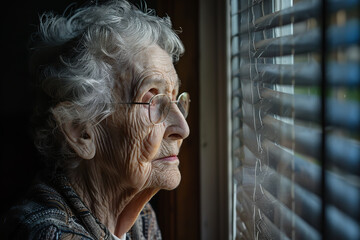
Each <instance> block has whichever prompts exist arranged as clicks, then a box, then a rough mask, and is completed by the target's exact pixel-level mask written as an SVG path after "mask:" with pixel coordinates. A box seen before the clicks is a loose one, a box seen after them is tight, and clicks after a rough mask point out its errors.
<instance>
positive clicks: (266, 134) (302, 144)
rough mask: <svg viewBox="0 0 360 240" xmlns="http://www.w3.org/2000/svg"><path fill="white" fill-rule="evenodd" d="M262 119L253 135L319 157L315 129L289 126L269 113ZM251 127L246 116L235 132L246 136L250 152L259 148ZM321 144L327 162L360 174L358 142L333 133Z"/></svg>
mask: <svg viewBox="0 0 360 240" xmlns="http://www.w3.org/2000/svg"><path fill="white" fill-rule="evenodd" d="M263 122H264V129H261V130H259V129H257V134H261V136H262V137H263V138H267V139H268V140H270V141H272V142H276V143H277V144H279V145H282V146H284V147H286V148H290V149H291V148H292V147H293V144H294V145H295V146H294V150H295V151H296V152H297V153H300V154H303V155H304V156H309V157H312V158H319V156H320V151H319V149H320V148H319V147H320V141H321V133H320V131H319V130H315V129H311V128H306V127H302V126H297V125H295V126H291V125H289V124H287V123H284V122H281V121H279V120H276V119H274V118H271V117H269V116H267V118H266V120H264V121H263ZM279 126H281V128H280V127H279ZM254 130H256V129H255V128H254V122H249V121H247V118H244V125H243V130H242V131H240V132H239V133H241V134H243V136H246V137H245V138H244V144H246V145H247V146H249V148H250V149H252V150H253V151H261V145H260V143H261V142H260V140H261V139H258V138H257V137H256V133H255V132H254ZM293 134H294V135H293ZM325 146H326V151H327V156H328V159H327V160H328V161H329V163H332V164H334V165H335V166H337V167H339V168H341V169H343V170H344V171H346V172H348V173H349V174H354V175H357V176H359V175H360V173H359V168H360V161H359V156H360V145H359V143H358V142H356V141H352V140H349V139H347V138H344V137H340V136H336V135H329V136H328V138H327V139H326V144H325ZM255 148H256V149H255Z"/></svg>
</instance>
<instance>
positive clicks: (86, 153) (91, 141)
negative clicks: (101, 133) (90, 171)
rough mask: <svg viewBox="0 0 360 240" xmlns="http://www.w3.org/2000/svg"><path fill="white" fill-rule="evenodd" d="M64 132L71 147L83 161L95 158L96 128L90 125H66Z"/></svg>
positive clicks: (64, 125) (63, 127) (63, 128)
mask: <svg viewBox="0 0 360 240" xmlns="http://www.w3.org/2000/svg"><path fill="white" fill-rule="evenodd" d="M62 130H63V133H64V135H65V138H66V141H67V142H68V144H69V145H70V147H71V148H72V149H73V150H74V151H75V152H76V153H77V155H78V156H79V157H81V158H82V159H92V158H93V157H94V156H95V152H96V146H95V134H94V127H93V126H91V125H90V124H86V125H85V126H84V125H79V124H74V123H72V122H71V123H64V124H63V125H62Z"/></svg>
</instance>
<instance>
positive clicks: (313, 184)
mask: <svg viewBox="0 0 360 240" xmlns="http://www.w3.org/2000/svg"><path fill="white" fill-rule="evenodd" d="M262 145H263V147H264V149H263V153H264V154H266V159H265V160H263V161H261V160H260V159H264V156H263V155H262V154H259V153H258V152H256V149H252V150H250V148H252V147H251V146H253V145H250V147H249V144H245V147H243V151H244V159H246V160H244V161H243V164H242V167H243V168H245V167H247V168H250V169H255V167H256V164H258V162H259V161H260V162H261V164H262V165H263V166H262V169H267V166H268V167H270V168H271V169H273V170H271V172H267V173H266V174H265V175H266V176H265V178H262V182H264V183H263V185H265V188H266V189H268V190H269V189H271V188H276V189H277V188H279V189H278V190H279V191H280V190H281V189H282V190H281V191H285V192H287V191H288V190H289V189H288V190H286V189H285V188H286V187H288V186H289V185H290V183H291V181H294V183H296V184H295V187H296V188H295V189H296V191H298V194H295V195H296V196H295V199H296V200H297V201H299V203H301V206H304V207H305V206H306V209H309V210H311V211H312V212H315V211H317V210H319V211H320V208H321V207H320V206H316V205H314V203H312V202H307V201H308V199H307V197H310V192H309V191H311V192H312V193H313V194H316V195H318V196H319V197H320V196H321V194H322V192H321V189H320V186H321V169H320V167H319V166H318V165H316V164H315V163H312V162H309V161H308V160H305V159H302V158H301V157H298V156H294V155H292V154H291V153H289V152H287V151H285V150H283V149H281V148H280V147H278V146H276V145H274V144H273V143H272V142H271V141H268V140H264V141H263V143H262ZM268 171H269V170H268ZM239 176H241V175H239ZM280 176H284V177H286V179H287V180H285V179H282V181H284V183H287V185H286V184H285V185H284V186H283V185H280V183H279V181H280V180H279V178H280ZM241 177H244V176H241ZM266 177H271V178H275V179H276V180H274V179H273V180H271V179H266ZM326 181H327V184H326V187H327V188H326V191H327V193H328V194H327V200H328V203H329V204H333V205H334V206H336V207H337V208H338V209H340V210H341V211H343V212H344V213H346V214H347V215H349V216H351V217H352V218H353V219H354V220H356V221H359V220H360V219H359V215H360V206H359V204H358V203H359V202H360V190H359V188H357V187H355V186H353V185H351V184H349V183H347V182H345V181H343V180H341V179H340V178H339V177H338V176H337V175H336V174H334V173H332V172H330V171H326ZM283 188H284V189H283ZM276 189H273V191H271V190H270V192H272V193H273V192H274V191H275V192H277V191H278V190H276ZM305 189H307V190H308V191H306V190H305ZM296 191H295V193H296ZM345 195H346V196H347V197H346V198H343V197H342V196H345ZM304 196H305V198H304ZM319 202H320V200H319ZM286 205H287V206H288V207H289V205H288V204H286ZM311 206H312V207H311ZM297 214H298V215H300V216H302V213H301V212H300V213H297ZM305 218H306V216H305ZM306 221H307V222H310V223H311V224H312V225H313V226H317V225H316V224H315V223H314V222H311V219H307V218H306Z"/></svg>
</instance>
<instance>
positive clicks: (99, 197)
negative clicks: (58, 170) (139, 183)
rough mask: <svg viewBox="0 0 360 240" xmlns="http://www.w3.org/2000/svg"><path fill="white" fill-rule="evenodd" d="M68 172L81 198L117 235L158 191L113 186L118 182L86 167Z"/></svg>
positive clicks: (133, 221)
mask: <svg viewBox="0 0 360 240" xmlns="http://www.w3.org/2000/svg"><path fill="white" fill-rule="evenodd" d="M68 175H69V179H70V182H71V184H72V186H73V187H74V189H75V191H76V192H77V193H78V194H79V196H80V198H81V199H82V200H83V201H84V203H85V204H86V205H87V206H88V207H89V209H90V210H91V211H92V213H93V214H94V215H95V216H96V217H97V218H98V219H99V220H100V221H101V222H102V223H103V224H104V225H105V226H106V227H107V228H108V229H109V231H110V232H111V233H113V234H114V235H116V236H117V237H121V236H122V235H124V234H125V233H126V232H127V231H129V230H130V228H131V227H132V226H133V224H134V223H135V221H136V219H137V217H138V216H139V214H140V212H141V210H142V209H143V207H144V206H145V204H146V203H147V202H148V201H149V200H150V199H151V198H152V197H153V196H154V195H155V194H156V193H157V192H158V191H159V189H152V188H147V189H131V188H121V187H115V186H119V185H121V184H116V183H114V184H111V183H110V182H111V179H104V176H106V175H104V174H99V173H98V171H91V170H89V169H86V171H84V170H81V169H78V171H76V172H75V173H73V174H68ZM104 180H105V181H104ZM106 180H108V181H106ZM109 181H110V182H109Z"/></svg>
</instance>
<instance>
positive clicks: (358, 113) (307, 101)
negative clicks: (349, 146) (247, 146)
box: [259, 88, 360, 131]
mask: <svg viewBox="0 0 360 240" xmlns="http://www.w3.org/2000/svg"><path fill="white" fill-rule="evenodd" d="M259 91H260V95H261V97H262V98H263V99H266V100H268V104H266V102H265V103H264V102H263V103H262V104H261V105H262V108H261V109H262V111H264V109H266V110H268V111H269V112H270V113H273V114H277V115H280V116H284V117H292V115H293V114H292V113H293V111H295V114H294V117H295V119H300V120H306V121H313V122H320V120H321V118H320V111H319V109H320V106H321V102H320V98H319V97H318V96H314V95H310V96H309V95H301V94H295V95H293V94H289V93H282V92H278V91H274V90H271V89H269V88H261V89H260V90H259ZM266 105H268V106H269V107H268V108H267V107H266ZM326 105H327V109H328V110H327V111H326V119H327V122H328V124H329V125H332V126H334V127H341V128H345V129H347V130H350V131H357V130H360V122H359V119H360V105H359V104H358V103H357V102H355V101H339V100H336V99H327V102H326ZM264 114H266V112H265V113H264Z"/></svg>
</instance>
